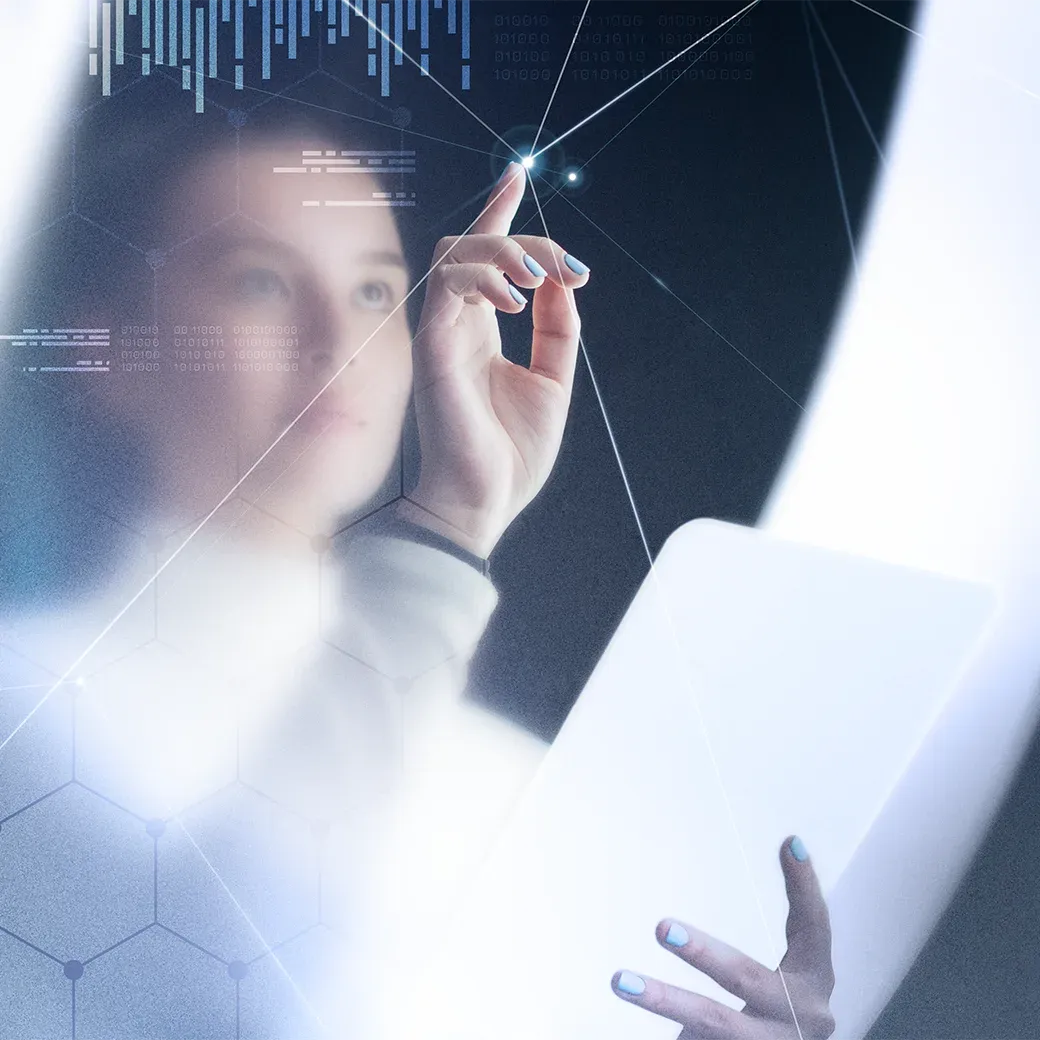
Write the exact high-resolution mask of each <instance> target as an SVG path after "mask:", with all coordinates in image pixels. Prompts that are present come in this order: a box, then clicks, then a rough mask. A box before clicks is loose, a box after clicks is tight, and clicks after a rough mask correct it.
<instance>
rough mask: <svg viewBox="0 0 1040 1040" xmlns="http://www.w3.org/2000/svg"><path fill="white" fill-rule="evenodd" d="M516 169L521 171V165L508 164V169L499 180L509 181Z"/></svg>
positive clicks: (515, 163)
mask: <svg viewBox="0 0 1040 1040" xmlns="http://www.w3.org/2000/svg"><path fill="white" fill-rule="evenodd" d="M514 168H516V169H519V168H520V164H519V163H517V162H510V163H506V168H505V169H504V170H503V171H502V176H501V177H500V178H499V180H503V181H504V180H507V179H508V178H509V175H510V174H511V173H513V171H514Z"/></svg>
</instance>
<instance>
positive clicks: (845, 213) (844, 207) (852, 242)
mask: <svg viewBox="0 0 1040 1040" xmlns="http://www.w3.org/2000/svg"><path fill="white" fill-rule="evenodd" d="M805 12H806V5H805V3H804V2H803V3H802V21H803V22H805V35H806V37H807V38H808V40H809V53H810V54H811V55H812V66H813V75H814V76H815V77H816V92H817V93H818V94H819V96H820V110H821V111H822V112H823V125H824V126H825V127H826V128H827V147H828V148H829V149H830V153H831V165H832V166H833V167H834V180H835V183H836V184H837V186H838V197H839V198H840V199H841V216H842V220H843V221H844V222H845V234H846V235H847V236H848V239H849V252H850V253H851V254H852V267H853V270H854V271H855V273H856V280H857V281H858V280H859V259H858V258H857V256H856V237H855V235H853V233H852V221H851V220H850V218H849V204H848V200H847V199H846V198H845V184H844V182H843V181H842V179H841V166H840V165H839V164H838V150H837V148H836V147H835V145H834V131H833V130H832V129H831V116H830V112H829V110H828V109H827V95H826V94H825V93H824V90H823V78H822V77H821V76H820V63H819V61H817V59H816V44H815V42H814V41H813V35H812V26H810V25H809V16H808V15H807V14H806V13H805Z"/></svg>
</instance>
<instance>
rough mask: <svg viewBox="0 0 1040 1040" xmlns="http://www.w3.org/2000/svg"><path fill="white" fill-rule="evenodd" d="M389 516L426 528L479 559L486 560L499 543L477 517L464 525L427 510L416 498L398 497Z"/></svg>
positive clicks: (436, 511) (431, 509) (414, 496)
mask: <svg viewBox="0 0 1040 1040" xmlns="http://www.w3.org/2000/svg"><path fill="white" fill-rule="evenodd" d="M391 515H392V516H394V517H396V518H397V519H399V520H403V521H404V522H406V523H410V524H416V525H418V526H420V527H425V528H427V529H428V530H430V531H433V532H434V533H435V534H438V535H440V536H441V537H443V538H447V539H448V540H449V541H451V542H454V543H455V545H457V546H459V547H460V548H461V549H463V550H465V551H466V552H468V553H471V554H472V555H473V556H476V557H477V558H479V559H481V560H486V559H487V558H488V557H489V556H490V555H491V553H492V551H493V550H494V548H495V545H496V544H497V543H498V536H497V535H495V534H494V533H493V532H491V531H490V530H489V529H488V525H486V524H485V523H483V522H482V521H481V520H480V519H479V518H470V519H469V520H468V521H467V522H466V523H465V525H464V524H463V523H462V522H461V521H458V520H455V519H453V518H450V517H449V516H447V515H445V512H444V511H441V510H437V509H436V508H428V507H427V506H426V505H424V504H423V503H422V502H421V501H420V499H419V496H418V495H412V496H405V497H403V498H399V499H398V500H397V501H396V502H395V503H394V504H393V506H392V507H391Z"/></svg>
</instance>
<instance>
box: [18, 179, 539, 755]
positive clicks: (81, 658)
mask: <svg viewBox="0 0 1040 1040" xmlns="http://www.w3.org/2000/svg"><path fill="white" fill-rule="evenodd" d="M521 172H522V170H521V171H518V173H517V174H514V178H515V177H516V176H519V175H520V173H521ZM510 183H512V181H510ZM506 187H508V185H505V186H503V188H502V191H505V190H506ZM501 194H502V192H499V193H498V195H496V196H495V198H498V197H499V196H501ZM492 202H494V199H490V200H489V202H488V205H490V204H491V203H492ZM481 212H483V211H481ZM479 219H480V214H479V213H478V214H477V216H476V217H474V218H473V220H472V221H471V222H470V224H469V226H468V227H467V228H466V230H465V231H463V234H464V235H465V234H466V233H467V232H468V231H469V230H470V228H472V227H473V225H474V224H475V223H476V222H477V221H478V220H479ZM447 255H448V254H445V256H443V257H441V258H440V259H439V260H438V261H437V262H436V263H435V264H434V265H433V266H432V267H430V269H429V270H428V271H427V272H426V274H424V275H423V276H422V278H420V279H419V280H418V281H417V282H416V283H415V285H414V286H412V288H411V289H409V290H408V292H407V293H406V294H405V295H404V297H403V298H402V299H401V301H400V303H398V304H397V305H396V306H395V307H394V308H393V310H391V311H390V312H389V313H388V314H387V316H386V317H385V318H384V319H383V320H382V321H381V322H380V323H379V325H377V326H376V328H375V329H373V330H372V332H371V333H370V334H369V336H368V337H367V338H366V339H365V340H364V341H363V342H362V343H361V344H360V345H359V346H358V348H357V350H355V351H354V353H353V354H351V356H350V357H349V358H347V360H346V361H344V362H343V364H342V365H341V366H340V367H339V368H338V369H337V370H336V372H334V373H333V374H332V376H331V377H330V378H329V380H328V382H326V383H325V385H324V386H323V387H322V388H321V389H320V390H319V391H318V392H317V393H316V394H315V395H314V396H313V397H312V398H311V400H310V401H309V402H308V403H307V404H306V405H305V406H304V408H303V410H302V411H301V412H300V414H299V415H297V416H296V418H295V419H293V421H292V422H291V423H289V425H288V426H286V428H285V429H284V430H282V432H281V433H280V434H279V435H278V436H277V437H276V438H275V439H274V441H272V443H271V445H270V446H269V447H268V448H267V449H266V450H265V451H264V452H263V454H261V455H260V457H259V458H258V459H257V460H256V462H254V463H253V464H252V466H250V467H249V469H247V470H246V471H245V473H243V474H242V476H241V477H239V478H238V480H237V481H236V482H235V483H234V484H233V485H232V486H231V488H230V489H229V490H228V492H227V493H226V494H225V495H224V496H223V498H221V499H220V501H219V502H218V503H217V504H216V505H215V506H214V507H213V508H212V509H211V510H210V511H209V513H207V514H206V516H204V517H203V518H202V520H200V521H199V523H198V524H197V525H196V527H195V528H194V530H192V532H191V533H190V534H189V535H188V536H187V538H185V540H184V541H183V542H182V543H181V544H180V545H179V546H178V547H177V548H176V549H175V550H174V552H172V553H171V554H170V556H169V558H168V559H167V560H166V561H165V562H164V563H163V564H162V566H160V567H158V568H157V569H156V572H155V574H153V575H152V576H151V577H150V578H149V579H148V580H147V581H146V582H145V583H144V585H142V586H141V588H140V589H139V590H138V591H137V592H136V593H135V594H134V595H133V596H132V597H131V598H130V600H129V602H128V603H127V604H126V605H125V606H124V607H123V608H122V609H121V610H120V611H119V612H118V613H117V614H116V615H115V617H113V618H112V620H111V621H109V622H108V624H107V625H105V626H104V628H102V630H101V631H100V632H99V633H98V635H97V636H96V637H95V638H94V639H93V640H92V642H91V643H90V644H89V645H88V646H87V648H86V649H85V650H83V652H82V653H81V654H80V655H79V656H78V657H77V658H76V659H75V660H74V661H73V662H72V664H71V665H69V667H68V668H67V669H66V670H65V672H64V673H62V675H61V676H60V677H59V679H58V681H57V682H56V683H55V684H54V685H53V686H52V687H51V688H50V689H49V690H48V691H47V693H46V694H45V695H44V696H43V697H42V698H41V699H40V700H39V701H38V702H37V703H36V704H35V705H34V706H33V708H32V709H31V710H30V711H29V713H28V714H27V715H26V716H25V717H24V718H23V719H22V721H21V722H19V723H18V725H17V726H15V728H14V729H13V730H12V731H11V732H10V733H9V734H8V735H7V736H6V737H5V738H4V740H3V741H0V752H2V751H3V750H4V748H5V747H7V745H8V744H9V743H10V742H11V740H12V739H13V738H14V737H15V735H16V734H17V733H18V732H19V731H20V730H21V729H22V727H23V726H25V725H26V723H28V722H29V720H30V719H31V718H32V717H33V716H34V715H35V714H36V712H37V711H39V710H40V708H42V707H43V705H44V704H46V702H47V700H48V698H49V697H50V696H51V694H53V693H54V691H55V690H57V689H58V687H59V686H61V685H62V684H63V683H64V682H65V681H66V680H67V679H68V678H69V676H70V675H72V673H73V672H74V671H75V670H76V669H77V668H78V667H79V665H80V664H82V663H83V661H84V659H85V658H86V657H87V655H88V654H89V653H90V652H91V651H92V650H93V649H94V648H95V647H96V646H97V645H98V643H100V642H101V640H102V639H104V638H105V636H106V635H108V633H109V632H111V631H112V629H113V628H114V627H115V625H116V624H118V622H119V620H120V619H121V618H122V617H123V616H124V615H125V614H126V612H127V611H128V610H130V608H131V607H132V606H133V605H134V604H135V603H136V602H137V601H138V600H139V599H140V598H141V597H142V596H143V595H144V594H145V592H147V591H148V589H150V588H151V587H152V585H154V584H155V582H156V580H157V579H158V577H159V575H160V574H162V572H163V571H164V570H166V568H167V567H169V566H170V564H171V563H173V561H174V560H175V559H177V557H178V556H179V555H180V553H181V552H182V551H183V550H184V549H185V547H186V546H187V545H188V544H189V543H190V542H191V541H192V539H194V538H195V536H196V535H197V534H198V533H199V531H201V530H202V528H203V527H205V526H206V524H207V523H209V521H210V520H211V519H212V518H213V517H214V516H215V515H216V513H217V511H218V510H219V509H220V508H221V507H222V506H223V505H224V504H225V503H226V502H227V501H228V500H229V499H230V498H231V497H232V496H233V495H234V494H235V492H236V491H238V489H239V488H240V487H241V486H242V485H243V484H244V483H245V481H246V480H247V479H248V478H249V476H250V475H251V474H252V473H253V471H254V470H256V468H257V467H258V466H259V465H260V464H261V463H262V462H263V461H264V459H266V458H267V456H268V455H270V454H271V452H272V451H274V449H275V448H276V447H277V446H278V444H279V443H281V441H282V440H284V439H285V437H286V436H288V434H289V432H290V431H291V430H292V428H293V427H294V426H295V425H296V424H297V423H298V422H299V421H300V420H301V419H302V418H303V417H304V415H306V414H307V412H308V411H309V410H310V409H311V408H312V407H313V405H314V404H315V402H316V401H317V400H318V398H320V397H321V395H322V394H324V393H325V391H326V390H328V388H329V387H330V386H332V384H333V383H334V382H335V381H336V380H337V379H338V378H339V377H340V375H341V374H342V373H343V372H344V371H346V368H347V366H348V365H349V364H350V363H351V362H352V361H353V360H354V358H356V357H357V356H358V354H360V353H361V351H362V350H364V349H365V347H366V346H368V344H369V343H370V342H371V341H372V339H373V338H374V337H375V336H376V335H378V333H379V332H380V331H381V330H382V328H383V326H384V325H386V324H387V322H389V321H390V320H391V318H393V316H394V315H395V314H396V313H397V312H398V311H399V310H400V309H401V308H402V307H403V306H404V305H405V304H406V303H407V302H408V300H409V298H410V297H411V295H412V294H413V293H414V292H416V291H417V290H418V288H419V286H421V285H422V284H423V282H425V281H426V279H427V278H429V277H430V275H431V274H433V272H434V270H436V268H437V267H439V266H440V264H442V263H443V262H444V260H445V258H446V257H447Z"/></svg>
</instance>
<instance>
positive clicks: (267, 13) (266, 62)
mask: <svg viewBox="0 0 1040 1040" xmlns="http://www.w3.org/2000/svg"><path fill="white" fill-rule="evenodd" d="M263 4H264V6H263V24H262V26H261V28H262V30H263V38H264V39H263V70H262V71H261V73H260V75H261V78H263V79H270V78H271V0H263Z"/></svg>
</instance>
